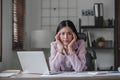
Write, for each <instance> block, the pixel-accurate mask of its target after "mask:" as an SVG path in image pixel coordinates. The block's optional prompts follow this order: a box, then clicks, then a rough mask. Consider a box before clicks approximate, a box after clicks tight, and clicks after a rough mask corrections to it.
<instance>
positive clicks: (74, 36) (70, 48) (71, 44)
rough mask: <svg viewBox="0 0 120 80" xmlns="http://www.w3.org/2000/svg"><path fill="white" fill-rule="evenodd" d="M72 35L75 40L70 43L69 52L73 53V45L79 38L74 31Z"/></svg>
mask: <svg viewBox="0 0 120 80" xmlns="http://www.w3.org/2000/svg"><path fill="white" fill-rule="evenodd" d="M72 35H73V40H72V41H71V42H70V43H69V44H68V52H69V53H71V52H72V51H73V49H72V46H73V44H74V43H75V41H76V40H77V36H76V34H75V33H74V32H73V33H72Z"/></svg>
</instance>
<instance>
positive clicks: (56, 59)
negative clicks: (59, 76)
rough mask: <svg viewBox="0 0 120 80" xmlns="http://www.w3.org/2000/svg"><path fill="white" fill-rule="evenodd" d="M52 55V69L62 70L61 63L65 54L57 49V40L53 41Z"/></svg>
mask: <svg viewBox="0 0 120 80" xmlns="http://www.w3.org/2000/svg"><path fill="white" fill-rule="evenodd" d="M50 53H51V55H50V58H49V63H50V68H51V70H52V71H60V69H61V64H63V62H64V57H65V56H64V55H63V54H62V53H60V52H58V50H57V44H56V43H55V42H52V43H51V51H50Z"/></svg>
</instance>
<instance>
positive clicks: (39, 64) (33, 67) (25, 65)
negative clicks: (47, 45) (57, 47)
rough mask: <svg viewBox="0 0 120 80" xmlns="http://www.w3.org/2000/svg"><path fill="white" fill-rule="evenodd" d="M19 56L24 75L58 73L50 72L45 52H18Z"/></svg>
mask: <svg viewBox="0 0 120 80" xmlns="http://www.w3.org/2000/svg"><path fill="white" fill-rule="evenodd" d="M17 54H18V58H19V61H20V64H21V66H22V70H23V72H24V73H38V74H55V73H58V72H51V71H49V68H48V65H47V62H46V59H45V56H44V52H43V51H18V52H17Z"/></svg>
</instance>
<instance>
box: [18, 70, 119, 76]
mask: <svg viewBox="0 0 120 80" xmlns="http://www.w3.org/2000/svg"><path fill="white" fill-rule="evenodd" d="M109 75H110V76H112V75H113V76H116V75H120V73H118V72H110V71H98V72H95V71H94V72H62V73H60V74H53V75H49V74H48V75H41V74H25V73H24V74H19V75H18V76H17V77H18V78H19V77H20V78H21V77H23V78H33V77H35V78H36V77H94V76H109Z"/></svg>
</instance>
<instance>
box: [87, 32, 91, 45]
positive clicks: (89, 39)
mask: <svg viewBox="0 0 120 80" xmlns="http://www.w3.org/2000/svg"><path fill="white" fill-rule="evenodd" d="M87 37H88V47H92V41H91V35H90V32H89V31H87Z"/></svg>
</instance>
